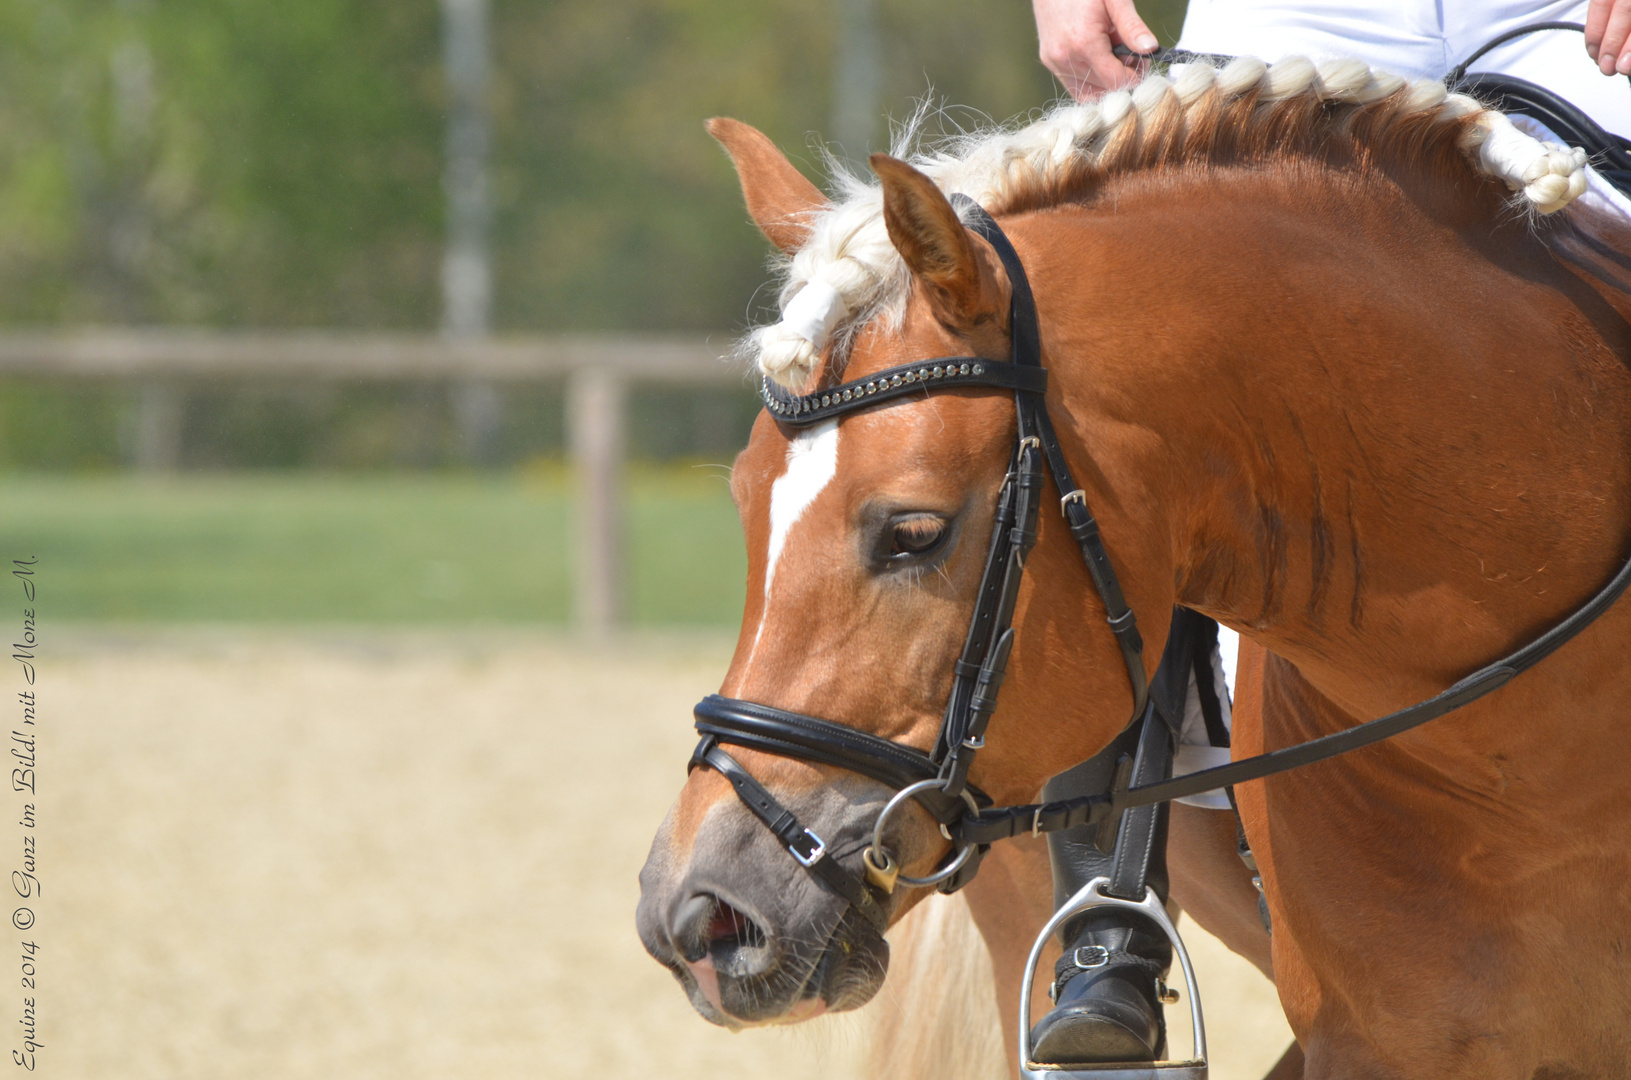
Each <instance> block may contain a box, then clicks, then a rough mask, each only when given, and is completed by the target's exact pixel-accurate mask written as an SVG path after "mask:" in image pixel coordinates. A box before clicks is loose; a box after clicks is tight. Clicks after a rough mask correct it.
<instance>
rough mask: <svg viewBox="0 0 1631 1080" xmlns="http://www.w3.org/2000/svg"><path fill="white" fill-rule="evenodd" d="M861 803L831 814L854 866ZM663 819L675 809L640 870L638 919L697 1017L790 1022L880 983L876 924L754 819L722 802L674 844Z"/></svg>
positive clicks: (735, 1024)
mask: <svg viewBox="0 0 1631 1080" xmlns="http://www.w3.org/2000/svg"><path fill="white" fill-rule="evenodd" d="M868 810H869V811H870V812H868ZM868 810H863V811H861V812H859V813H856V814H855V815H853V816H855V818H856V820H855V821H854V822H853V823H850V822H838V821H833V822H831V823H830V824H829V828H830V829H831V834H832V835H834V836H838V837H841V838H842V839H841V840H839V841H838V842H837V846H836V847H835V850H837V851H840V852H844V853H846V854H842V855H841V858H842V859H843V860H844V861H845V862H846V863H854V864H855V865H856V866H857V868H858V867H859V863H860V855H859V852H860V850H861V848H862V847H864V846H865V844H866V842H867V828H866V827H867V826H870V823H871V817H872V816H875V814H876V810H875V809H872V808H870V807H869V808H868ZM845 816H846V817H848V816H851V815H845ZM671 823H672V815H671V816H670V820H669V821H667V822H664V824H663V828H662V829H661V830H659V832H658V834H657V838H656V840H655V841H654V843H653V844H652V849H651V855H650V856H649V857H648V859H647V860H646V865H645V866H644V867H643V868H642V869H641V871H640V904H639V907H638V909H637V912H636V924H637V926H638V929H639V933H640V940H641V943H642V944H644V946H645V948H646V951H647V952H648V953H650V954H651V956H652V958H653V959H655V960H656V961H657V962H658V963H660V964H662V965H663V966H664V967H666V968H668V969H669V971H670V972H672V973H673V975H674V977H675V979H677V980H678V981H679V983H680V985H681V986H682V987H683V988H684V989H685V991H686V994H687V996H688V997H689V998H690V1000H691V1004H692V1006H693V1007H694V1008H695V1009H696V1010H697V1012H699V1013H700V1014H701V1015H702V1016H703V1017H704V1018H705V1019H707V1020H708V1021H710V1022H712V1023H715V1024H719V1025H721V1026H723V1027H728V1028H733V1029H736V1028H742V1027H749V1026H756V1025H764V1024H778V1023H795V1022H798V1021H801V1020H807V1019H810V1018H812V1017H814V1016H818V1015H820V1014H822V1013H824V1012H829V1011H832V1012H838V1011H843V1010H846V1009H854V1008H858V1007H859V1006H861V1005H864V1004H865V1003H866V1002H867V1001H869V1000H870V999H871V998H872V996H873V994H875V993H877V991H878V988H879V987H880V986H881V985H882V984H883V979H884V973H885V972H886V971H887V969H888V964H889V946H888V944H887V943H886V942H885V941H884V939H883V936H882V934H880V933H879V932H878V929H877V928H876V927H875V926H874V925H873V924H872V923H871V922H870V921H869V920H867V919H866V918H863V917H862V916H861V915H860V913H858V912H857V911H856V910H855V909H854V908H853V907H852V906H851V905H850V904H849V903H848V902H847V901H846V900H845V899H844V898H843V897H841V896H838V895H836V894H834V893H833V892H831V891H829V890H827V889H825V888H823V887H822V886H820V885H819V884H818V883H816V882H815V881H813V880H812V879H811V878H810V877H809V876H808V875H807V874H805V873H804V872H803V869H802V868H801V867H800V866H799V865H798V864H797V863H796V862H794V861H793V860H792V859H791V858H790V857H789V856H788V854H787V852H786V851H785V850H783V849H782V848H781V847H780V846H779V845H777V844H775V843H774V841H773V838H771V837H770V836H769V834H768V833H766V832H765V830H764V829H763V828H761V827H760V826H759V824H758V823H757V822H756V821H754V820H753V819H752V818H750V817H748V815H746V814H744V813H742V812H741V811H740V810H739V809H738V808H737V807H735V806H730V805H722V806H720V807H718V808H716V809H715V810H714V811H713V812H710V813H709V815H708V817H707V819H706V821H705V822H704V826H703V828H702V829H701V830H700V831H699V833H698V835H697V836H696V838H695V840H694V841H693V843H692V844H691V850H690V851H689V852H688V853H682V852H680V851H678V850H677V849H676V845H675V844H674V843H673V842H672V833H673V830H672V827H671ZM846 825H848V826H852V827H844V826H846Z"/></svg>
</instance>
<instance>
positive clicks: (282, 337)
mask: <svg viewBox="0 0 1631 1080" xmlns="http://www.w3.org/2000/svg"><path fill="white" fill-rule="evenodd" d="M730 344H731V339H730V337H729V336H728V335H725V334H718V335H714V336H713V337H712V338H705V337H702V336H695V337H681V336H672V335H662V336H657V335H592V334H580V335H561V336H551V337H493V338H477V339H469V338H463V339H447V338H439V337H435V336H430V335H406V334H344V333H327V332H310V333H306V332H292V333H267V332H245V333H230V332H228V333H222V332H207V331H187V330H171V329H151V330H105V331H76V332H71V333H40V334H9V335H0V376H8V375H10V376H19V375H29V376H46V377H53V378H95V379H117V380H128V381H130V382H133V383H135V384H137V385H138V387H139V394H138V399H137V400H138V409H139V414H138V417H137V423H136V443H137V445H136V461H137V465H138V467H142V468H148V469H163V468H167V467H173V466H174V464H175V462H176V459H177V454H178V452H179V447H180V425H181V419H182V399H183V395H184V393H185V386H186V385H187V384H188V383H195V382H199V381H231V380H236V379H293V380H331V381H336V382H339V381H346V382H356V381H402V382H411V381H425V380H429V381H439V382H440V381H445V382H447V383H449V384H450V385H452V386H456V387H457V386H463V387H472V386H475V387H479V386H482V385H484V384H485V385H489V386H490V385H492V384H495V383H505V382H543V381H554V380H563V381H564V382H565V383H566V387H567V395H566V400H567V431H568V453H569V454H570V455H571V458H572V463H573V472H574V533H575V537H574V538H575V540H576V549H577V553H576V566H575V575H574V581H573V589H574V597H573V599H574V612H575V618H576V621H577V623H578V625H579V626H580V627H581V628H582V629H583V630H585V631H587V632H589V633H604V632H606V631H608V630H610V629H612V628H613V627H615V626H616V625H618V624H619V623H620V622H621V621H622V619H623V616H624V607H623V601H624V596H625V590H624V582H625V571H624V566H625V564H624V557H623V552H624V548H623V526H622V503H623V497H622V490H623V489H622V471H623V459H624V454H625V443H626V424H625V418H624V414H625V411H626V405H627V399H628V388H629V386H630V384H632V383H635V382H667V383H713V384H719V385H735V386H745V385H747V377H746V374H745V372H744V370H743V368H742V366H741V365H740V364H739V363H736V362H734V361H732V360H729V359H726V358H725V357H726V356H727V355H728V353H729V352H730Z"/></svg>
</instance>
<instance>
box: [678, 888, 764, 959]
mask: <svg viewBox="0 0 1631 1080" xmlns="http://www.w3.org/2000/svg"><path fill="white" fill-rule="evenodd" d="M768 941H769V935H768V934H767V933H765V930H764V928H763V927H762V926H760V925H759V923H758V922H757V921H755V920H754V919H752V918H750V917H749V916H747V915H745V914H743V913H742V912H740V911H738V910H737V909H736V908H734V907H732V906H731V905H729V904H727V903H725V902H724V901H723V900H721V899H719V898H718V897H717V896H712V895H710V894H708V893H697V894H695V895H693V896H691V897H689V898H687V899H686V901H685V902H684V903H683V904H681V905H680V906H679V907H678V908H677V909H676V910H675V912H674V944H675V945H676V946H677V947H678V949H679V951H680V955H681V956H683V957H684V958H685V961H686V963H688V964H695V963H698V962H699V961H701V960H702V959H703V958H704V957H706V956H708V955H710V954H714V955H716V957H721V956H722V955H729V956H734V955H736V954H738V953H740V952H741V951H742V950H743V949H762V948H764V947H765V945H766V944H767V942H768Z"/></svg>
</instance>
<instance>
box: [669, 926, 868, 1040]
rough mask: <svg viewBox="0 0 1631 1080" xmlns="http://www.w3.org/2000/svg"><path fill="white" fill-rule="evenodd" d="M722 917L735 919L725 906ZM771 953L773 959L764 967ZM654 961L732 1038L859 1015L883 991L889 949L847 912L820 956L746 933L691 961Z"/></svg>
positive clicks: (675, 958) (714, 944)
mask: <svg viewBox="0 0 1631 1080" xmlns="http://www.w3.org/2000/svg"><path fill="white" fill-rule="evenodd" d="M720 909H721V910H720V914H719V915H718V916H717V918H719V919H726V920H730V919H732V916H733V915H735V912H734V909H732V908H730V906H729V905H728V904H725V903H723V902H721V903H720ZM735 921H736V922H737V925H739V926H741V927H743V928H744V931H746V928H747V927H751V926H754V924H753V923H752V922H751V921H750V920H745V919H737V920H735ZM779 940H780V941H781V942H786V941H788V940H789V939H787V938H782V939H779ZM769 950H774V951H775V955H774V956H773V958H770V959H769V963H768V964H765V963H764V961H765V960H766V959H767V955H766V953H767V951H769ZM658 959H659V960H661V961H662V963H663V965H664V966H665V967H667V968H668V969H669V971H671V972H673V974H674V977H675V978H676V979H677V980H679V983H680V985H681V986H682V987H683V988H684V989H685V992H686V996H687V997H689V998H690V1000H691V1005H692V1007H693V1008H695V1009H696V1010H697V1012H698V1013H699V1014H700V1015H701V1016H702V1017H703V1019H705V1020H707V1021H708V1022H709V1023H713V1024H718V1025H719V1026H721V1027H725V1028H730V1029H731V1030H733V1031H737V1030H741V1029H743V1028H749V1027H766V1026H771V1025H777V1024H796V1023H801V1022H802V1021H805V1020H811V1019H814V1018H815V1017H817V1016H821V1015H822V1014H824V1013H827V1012H844V1011H846V1010H849V1009H856V1008H859V1007H860V1006H862V1005H864V1004H866V1003H867V1002H868V1001H870V1000H871V999H872V996H873V995H874V994H876V993H877V992H878V988H879V987H880V986H882V985H883V978H884V973H885V972H886V971H887V969H888V966H889V945H888V943H887V942H885V941H884V939H883V937H882V936H881V935H879V934H878V933H877V931H876V930H874V929H873V928H872V926H871V925H870V924H869V923H867V921H866V920H865V919H864V918H861V917H860V916H859V915H858V914H857V913H855V912H854V911H853V910H846V911H845V912H844V915H843V917H841V918H840V919H839V920H838V923H837V925H836V926H835V927H834V928H833V931H832V933H831V934H829V935H828V936H827V938H826V940H825V941H823V942H822V943H821V946H820V948H819V949H818V950H811V949H809V948H808V947H803V948H800V947H798V943H797V941H796V939H792V946H788V945H786V944H781V945H780V946H778V941H771V940H768V939H767V938H766V936H765V935H764V934H763V933H762V932H753V931H746V932H743V933H741V934H740V935H739V936H732V935H729V934H726V935H722V936H720V937H717V938H714V939H713V941H712V944H711V947H710V948H709V950H708V951H707V952H706V953H704V954H703V955H702V956H700V957H698V958H696V959H694V960H693V959H688V958H686V957H683V956H678V955H676V956H673V957H658ZM756 968H759V969H761V970H755V969H756Z"/></svg>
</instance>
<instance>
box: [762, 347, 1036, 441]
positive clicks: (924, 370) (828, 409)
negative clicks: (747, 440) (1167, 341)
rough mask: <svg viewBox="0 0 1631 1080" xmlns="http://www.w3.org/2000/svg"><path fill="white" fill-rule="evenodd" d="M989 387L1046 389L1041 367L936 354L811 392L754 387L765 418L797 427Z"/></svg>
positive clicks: (765, 384)
mask: <svg viewBox="0 0 1631 1080" xmlns="http://www.w3.org/2000/svg"><path fill="white" fill-rule="evenodd" d="M965 387H968V388H972V387H990V388H994V389H998V390H1009V391H1018V392H1020V393H1025V394H1040V393H1042V392H1043V391H1045V390H1046V389H1047V388H1048V373H1047V372H1046V371H1044V370H1043V369H1042V368H1039V367H1038V368H1030V369H1022V368H1017V367H1014V366H1013V365H1011V364H1002V363H995V362H993V361H991V360H987V359H984V358H982V357H978V356H939V357H936V358H935V359H933V360H923V361H920V362H918V363H916V364H901V365H899V366H897V367H892V368H885V369H884V370H882V371H879V372H876V373H874V374H872V375H868V376H866V377H864V378H860V379H854V380H851V381H850V382H846V383H839V384H838V385H837V386H830V387H827V388H826V389H825V390H817V391H816V392H815V393H813V394H802V395H801V394H789V393H788V392H787V391H786V390H784V389H782V388H781V387H780V386H779V385H777V384H776V383H775V382H774V381H772V380H771V378H770V377H769V376H768V375H767V376H764V377H763V378H762V379H761V380H760V383H759V397H760V398H761V399H762V400H763V401H764V403H765V408H766V409H768V410H769V411H770V414H771V415H772V416H774V417H775V418H776V419H778V420H780V421H782V422H783V423H787V424H793V425H796V426H799V427H803V426H805V425H807V424H819V423H821V422H822V421H823V420H831V419H832V418H833V417H835V416H843V415H845V414H847V413H851V412H854V411H855V410H856V408H858V407H862V406H867V405H879V404H882V403H883V402H885V401H893V400H894V399H896V398H902V397H907V396H909V395H913V394H916V395H919V396H922V397H927V396H928V394H929V392H930V391H932V390H956V389H960V388H965Z"/></svg>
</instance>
